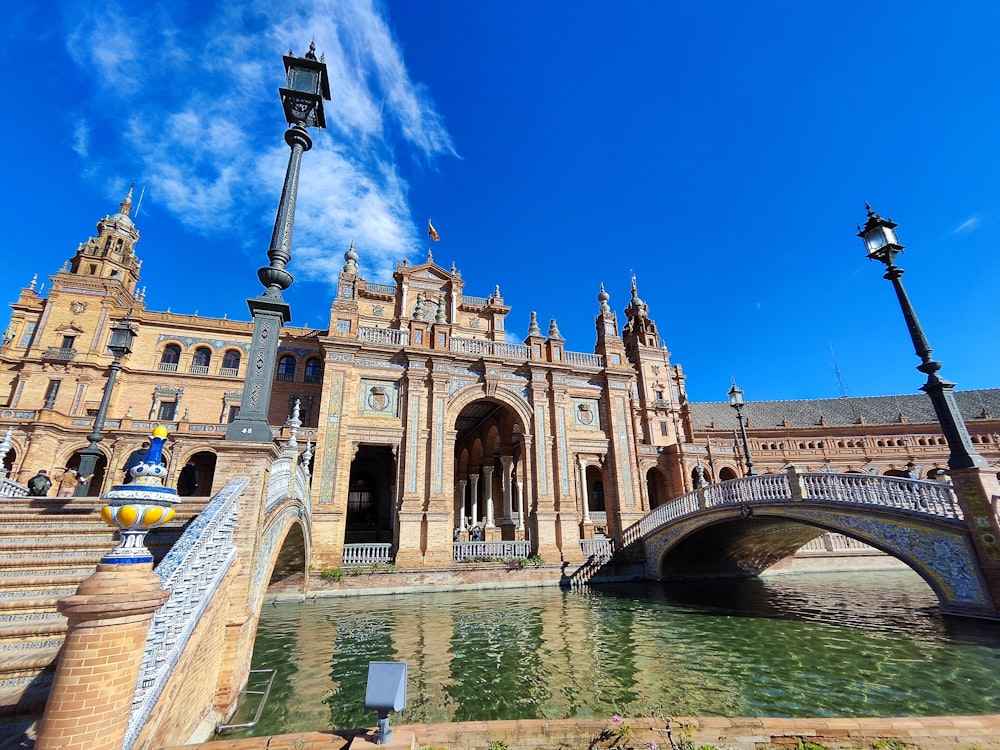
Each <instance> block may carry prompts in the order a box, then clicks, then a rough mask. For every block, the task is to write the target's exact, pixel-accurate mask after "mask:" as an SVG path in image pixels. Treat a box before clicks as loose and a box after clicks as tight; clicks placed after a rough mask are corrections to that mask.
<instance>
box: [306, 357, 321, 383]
mask: <svg viewBox="0 0 1000 750" xmlns="http://www.w3.org/2000/svg"><path fill="white" fill-rule="evenodd" d="M303 380H305V382H307V383H319V382H321V381H322V380H323V360H321V359H320V358H319V357H311V358H310V359H307V360H306V372H305V377H304V378H303Z"/></svg>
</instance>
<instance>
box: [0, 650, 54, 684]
mask: <svg viewBox="0 0 1000 750" xmlns="http://www.w3.org/2000/svg"><path fill="white" fill-rule="evenodd" d="M60 648H61V644H60V645H58V646H49V647H46V648H33V649H25V650H24V652H23V653H16V652H11V653H5V654H4V658H3V660H2V661H0V686H3V685H7V684H8V683H9V682H14V681H16V680H17V679H19V678H20V676H21V675H25V676H33V675H37V673H38V672H40V671H41V670H43V669H46V668H48V667H50V666H51V665H52V664H53V663H54V662H55V660H56V657H57V656H58V655H59V649H60Z"/></svg>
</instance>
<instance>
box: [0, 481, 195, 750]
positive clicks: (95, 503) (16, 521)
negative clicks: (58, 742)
mask: <svg viewBox="0 0 1000 750" xmlns="http://www.w3.org/2000/svg"><path fill="white" fill-rule="evenodd" d="M3 484H4V486H3V488H2V490H3V492H2V494H3V495H4V496H0V750H6V749H7V748H22V747H31V746H32V744H33V742H32V740H31V739H30V738H31V737H32V736H33V732H32V729H33V726H34V724H35V723H36V722H37V721H38V719H40V718H41V715H42V711H43V709H44V707H45V700H46V698H47V696H48V693H49V687H50V686H51V683H52V676H53V673H54V671H55V659H56V656H57V655H58V653H59V648H60V647H61V646H62V643H63V640H64V638H65V636H66V618H65V617H63V616H62V615H61V614H59V612H58V609H57V607H56V602H57V601H58V600H59V599H60V598H61V597H63V596H68V595H70V594H73V593H75V592H76V587H77V586H78V585H79V584H80V582H81V581H83V580H84V579H85V578H87V576H89V575H90V574H91V573H93V572H94V570H95V568H96V566H97V563H98V562H99V561H100V559H101V557H102V556H103V555H104V554H105V553H106V552H108V551H109V550H111V549H112V548H113V547H114V546H115V545H116V543H117V542H116V535H117V532H116V530H115V529H113V528H111V527H109V526H107V525H106V524H105V523H104V522H103V521H102V520H101V518H100V509H101V507H102V506H103V505H104V504H105V503H104V502H102V501H101V500H100V499H99V498H96V497H86V498H77V497H74V498H55V497H28V496H27V495H26V494H24V495H21V492H25V493H26V489H25V488H22V487H21V486H20V485H14V483H13V482H10V481H9V480H4V482H3ZM12 485H13V486H12ZM10 495H15V496H10ZM208 501H209V498H184V501H183V503H182V504H181V505H179V506H177V515H176V517H175V518H174V520H173V521H171V522H170V524H169V525H168V526H166V527H164V528H161V529H156V530H154V531H153V532H151V533H150V534H149V536H148V537H147V538H146V546H147V547H148V548H149V550H150V552H152V553H153V557H154V558H155V560H156V562H157V563H159V561H160V560H161V559H162V558H163V556H164V555H165V554H166V553H167V552H168V551H169V550H170V547H171V546H173V544H174V542H175V541H177V539H178V538H179V537H180V535H181V533H182V531H183V529H184V527H185V526H186V524H187V523H188V522H189V521H190V520H191V519H192V518H194V517H195V516H196V515H197V514H198V513H200V512H201V510H202V509H203V508H204V507H205V505H206V504H207V503H208Z"/></svg>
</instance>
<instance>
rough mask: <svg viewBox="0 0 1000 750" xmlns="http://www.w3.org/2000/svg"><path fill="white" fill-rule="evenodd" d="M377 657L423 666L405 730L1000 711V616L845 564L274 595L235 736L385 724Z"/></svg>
mask: <svg viewBox="0 0 1000 750" xmlns="http://www.w3.org/2000/svg"><path fill="white" fill-rule="evenodd" d="M370 661H405V662H406V663H407V664H408V670H409V679H408V693H409V694H408V698H409V707H408V708H407V709H406V710H405V711H404V712H402V713H401V714H399V715H397V716H396V717H394V719H393V721H394V723H430V722H442V721H467V720H492V719H540V718H550V719H566V718H577V717H579V718H605V717H609V716H611V715H613V714H615V713H625V714H628V715H639V714H649V713H650V711H651V709H652V708H653V707H657V706H659V707H662V709H663V711H664V713H665V714H666V715H671V716H692V715H720V716H800V717H805V716H843V717H852V716H904V715H911V716H914V715H943V714H951V715H955V714H980V713H993V712H995V711H996V710H997V706H998V705H1000V684H998V680H997V679H996V672H997V670H998V668H1000V625H998V624H993V623H982V622H977V621H969V620H959V619H955V618H942V617H941V616H940V615H939V614H938V613H937V611H936V600H935V598H934V596H933V594H932V593H931V591H930V589H928V588H927V586H926V585H925V584H924V583H923V582H922V581H921V580H920V579H919V578H918V577H917V576H916V575H914V574H911V573H909V572H906V571H903V572H878V573H863V574H859V573H853V574H845V573H837V574H832V573H831V574H810V575H802V576H783V577H774V578H765V579H758V580H747V581H735V582H724V583H706V582H699V583H697V584H691V585H684V586H677V585H671V586H669V587H665V586H662V585H660V584H629V585H620V586H608V587H603V586H602V587H600V588H591V589H583V590H569V591H563V590H559V589H555V588H545V589H518V590H506V591H477V592H455V593H427V594H419V595H407V596H396V597H388V596H379V597H352V598H348V599H319V600H316V601H308V602H305V603H301V604H300V603H295V604H291V603H284V604H278V605H276V606H271V605H266V606H265V608H264V612H263V614H262V617H261V621H260V627H259V631H258V636H257V645H256V649H255V651H254V658H253V666H254V668H277V670H278V675H277V678H276V680H275V683H274V689H273V692H272V695H271V699H270V701H269V703H268V705H267V707H266V710H265V712H264V714H263V716H262V718H261V721H260V723H259V724H258V725H257V727H256V728H255V729H254V730H246V731H242V732H238V733H235V736H249V735H267V734H276V733H285V732H295V731H307V730H319V729H324V728H330V727H337V728H351V727H367V726H370V725H373V724H374V718H375V715H374V713H373V712H371V711H366V710H365V708H364V695H365V686H366V681H367V674H368V662H370ZM254 707H255V706H254V705H253V701H252V699H247V701H246V705H245V706H243V707H242V708H241V711H240V717H246V716H248V715H252V711H253V708H254ZM241 720H245V719H241ZM230 736H232V735H230Z"/></svg>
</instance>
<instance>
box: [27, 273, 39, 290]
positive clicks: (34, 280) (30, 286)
mask: <svg viewBox="0 0 1000 750" xmlns="http://www.w3.org/2000/svg"><path fill="white" fill-rule="evenodd" d="M36 284H38V274H37V273H36V274H35V275H34V276H32V277H31V283H30V284H28V289H30V290H31V291H35V285H36Z"/></svg>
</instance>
